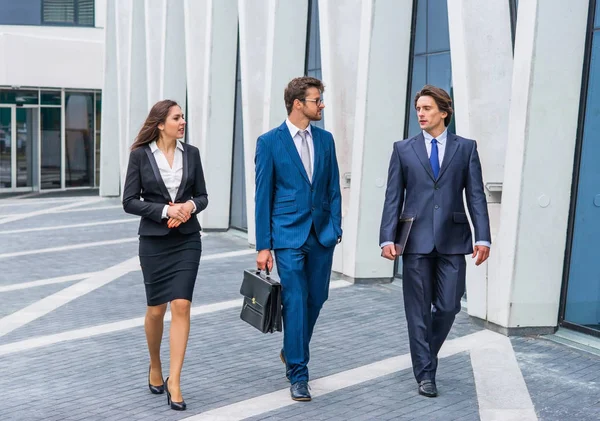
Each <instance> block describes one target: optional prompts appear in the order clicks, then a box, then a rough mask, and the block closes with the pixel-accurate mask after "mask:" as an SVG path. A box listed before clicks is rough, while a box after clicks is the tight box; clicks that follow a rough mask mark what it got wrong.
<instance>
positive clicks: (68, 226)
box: [0, 218, 140, 235]
mask: <svg viewBox="0 0 600 421" xmlns="http://www.w3.org/2000/svg"><path fill="white" fill-rule="evenodd" d="M125 222H140V219H139V218H122V219H111V220H108V221H99V222H86V223H81V224H71V225H55V226H51V227H38V228H25V229H20V230H11V231H0V235H2V234H22V233H25V232H39V231H52V230H60V229H68V228H84V227H95V226H98V225H111V224H122V223H125Z"/></svg>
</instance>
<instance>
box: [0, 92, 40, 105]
mask: <svg viewBox="0 0 600 421" xmlns="http://www.w3.org/2000/svg"><path fill="white" fill-rule="evenodd" d="M0 103H2V104H17V105H38V91H29V90H18V91H17V90H14V89H0Z"/></svg>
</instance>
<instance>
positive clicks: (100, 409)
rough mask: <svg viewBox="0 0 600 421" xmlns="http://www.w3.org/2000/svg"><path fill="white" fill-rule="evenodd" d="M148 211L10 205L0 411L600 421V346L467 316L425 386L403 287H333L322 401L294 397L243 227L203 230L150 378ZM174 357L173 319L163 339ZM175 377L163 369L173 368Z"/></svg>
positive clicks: (2, 275) (3, 260)
mask: <svg viewBox="0 0 600 421" xmlns="http://www.w3.org/2000/svg"><path fill="white" fill-rule="evenodd" d="M136 230H137V218H134V217H132V216H130V215H126V214H124V213H123V211H122V209H121V206H120V204H119V201H118V200H115V199H110V200H109V199H100V198H98V197H85V196H82V197H43V198H25V199H16V198H7V199H2V200H0V245H1V247H0V372H1V374H2V375H1V376H0V390H2V392H3V393H2V398H3V404H2V405H1V406H0V420H1V421H6V420H19V421H22V420H26V421H29V420H182V419H188V420H242V419H248V420H265V419H266V420H400V419H401V420H405V419H406V420H408V419H419V420H444V421H449V420H479V419H481V420H486V421H487V420H511V419H512V420H519V421H522V420H534V419H540V420H557V421H558V420H561V421H562V420H578V421H579V420H598V419H600V357H598V356H596V355H594V354H590V353H586V352H583V351H580V350H577V349H574V348H570V347H567V346H564V345H561V344H557V343H555V342H552V341H549V340H547V339H545V338H538V337H532V338H510V339H509V338H506V337H504V336H501V335H497V334H495V333H492V332H489V331H486V330H481V329H480V328H478V327H477V326H475V325H473V324H472V323H471V322H470V321H469V318H468V316H467V315H466V313H461V314H459V316H458V318H457V321H456V323H455V325H454V328H453V330H452V332H451V335H450V338H449V341H448V342H447V343H446V344H445V345H444V347H443V349H442V353H443V356H442V359H441V361H440V369H439V372H438V387H439V391H440V396H439V397H438V398H436V399H428V398H424V397H421V396H419V395H417V393H416V383H415V382H414V380H413V378H412V372H411V368H410V359H409V356H408V352H409V350H408V338H407V333H406V323H405V319H404V314H403V307H402V289H401V288H400V285H399V283H392V284H390V285H367V286H365V285H350V284H348V283H346V282H345V281H342V280H335V281H334V282H332V289H331V292H330V298H329V301H328V302H327V303H326V305H325V307H324V309H323V311H322V316H321V318H320V319H319V323H318V325H317V328H316V331H315V335H314V339H313V342H312V346H311V363H310V370H311V376H312V380H311V386H312V392H313V397H314V399H313V401H312V402H310V403H295V402H293V401H291V400H290V399H289V392H288V387H289V384H288V382H287V381H286V379H285V375H284V374H285V373H284V368H283V366H282V364H281V362H280V361H279V357H278V351H279V349H280V346H281V334H272V335H262V334H260V333H258V332H257V331H255V330H254V329H252V328H250V327H249V326H248V325H246V324H245V323H243V322H242V321H240V319H239V310H240V307H241V305H240V295H239V286H240V280H241V273H242V271H243V269H245V268H249V267H252V266H253V264H254V252H253V251H252V250H251V249H250V248H249V247H248V244H247V241H246V239H245V238H244V235H242V234H237V233H235V232H230V233H206V234H204V237H203V248H204V251H203V256H202V262H201V265H200V271H199V274H198V281H197V284H196V289H195V295H194V302H193V311H192V331H191V335H190V340H189V345H188V350H187V354H186V361H185V366H184V372H183V377H182V390H183V393H184V397H185V400H186V402H187V403H188V410H187V411H185V412H181V413H178V412H175V411H172V410H170V409H169V407H168V406H167V404H166V396H155V395H151V394H150V392H149V391H148V389H147V386H146V383H147V377H146V376H147V370H148V368H147V367H148V358H147V350H146V345H145V337H144V329H143V315H144V311H145V297H144V288H143V285H142V280H141V272H140V270H139V264H138V260H137V236H136ZM163 343H164V344H165V346H163V352H162V354H163V367H164V368H165V370H166V367H168V363H169V361H168V357H169V355H168V346H166V345H167V344H168V328H167V329H165V340H164V342H163ZM165 374H166V372H165Z"/></svg>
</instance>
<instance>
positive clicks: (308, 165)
mask: <svg viewBox="0 0 600 421" xmlns="http://www.w3.org/2000/svg"><path fill="white" fill-rule="evenodd" d="M307 133H308V132H307V131H306V130H300V131H298V134H299V135H300V137H301V138H302V147H301V148H300V159H301V160H302V164H303V165H304V169H305V170H306V174H308V179H309V180H310V181H311V182H312V162H311V160H310V149H308V141H307V140H306V134H307Z"/></svg>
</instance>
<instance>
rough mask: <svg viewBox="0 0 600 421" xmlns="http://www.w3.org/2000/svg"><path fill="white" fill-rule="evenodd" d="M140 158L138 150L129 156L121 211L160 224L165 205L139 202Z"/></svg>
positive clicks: (140, 181) (140, 182)
mask: <svg viewBox="0 0 600 421" xmlns="http://www.w3.org/2000/svg"><path fill="white" fill-rule="evenodd" d="M140 156H141V154H140V153H139V150H135V151H131V153H130V154H129V165H127V175H126V177H125V187H124V188H123V209H124V210H125V212H127V213H131V214H133V215H138V216H143V217H145V218H149V219H151V220H153V221H154V222H158V223H159V224H160V223H161V222H162V211H163V208H164V207H165V205H164V204H160V203H153V202H145V201H142V200H140V194H141V191H142V176H141V171H140Z"/></svg>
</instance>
